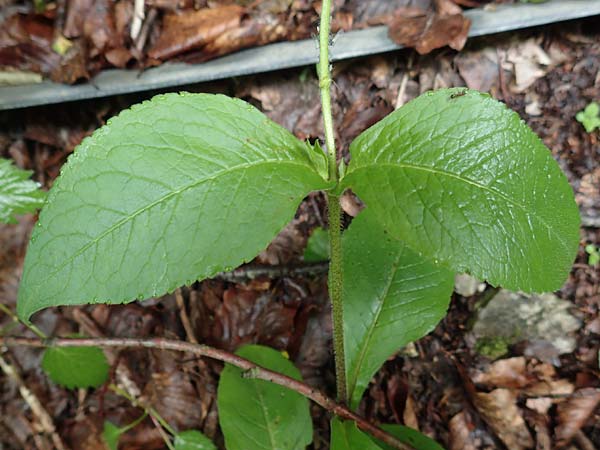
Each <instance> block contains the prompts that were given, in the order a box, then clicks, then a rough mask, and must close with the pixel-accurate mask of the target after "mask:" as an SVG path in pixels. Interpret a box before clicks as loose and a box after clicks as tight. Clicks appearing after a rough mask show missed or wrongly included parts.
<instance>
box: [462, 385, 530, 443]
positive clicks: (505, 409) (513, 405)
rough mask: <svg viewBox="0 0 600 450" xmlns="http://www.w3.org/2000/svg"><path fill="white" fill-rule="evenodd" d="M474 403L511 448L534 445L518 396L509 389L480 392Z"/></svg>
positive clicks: (486, 420)
mask: <svg viewBox="0 0 600 450" xmlns="http://www.w3.org/2000/svg"><path fill="white" fill-rule="evenodd" d="M473 403H474V404H475V407H476V408H477V410H478V411H479V413H480V414H481V417H482V418H483V420H484V421H485V422H486V423H487V424H488V425H489V427H490V428H491V429H492V430H493V431H494V433H495V434H496V435H497V436H498V437H499V438H500V440H501V441H502V442H504V444H505V445H506V447H508V448H509V449H511V450H521V449H523V450H524V449H528V448H531V447H533V444H534V443H533V439H532V437H531V434H530V433H529V430H528V429H527V426H526V425H525V421H524V420H523V417H522V416H521V411H520V410H519V408H518V407H517V396H516V394H515V393H513V392H512V391H510V390H508V389H495V390H493V391H492V392H490V393H489V394H488V393H484V392H478V393H476V394H475V395H474V396H473Z"/></svg>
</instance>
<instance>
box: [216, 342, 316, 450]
mask: <svg viewBox="0 0 600 450" xmlns="http://www.w3.org/2000/svg"><path fill="white" fill-rule="evenodd" d="M237 354H238V355H239V356H242V357H244V358H247V359H249V360H251V361H253V362H255V363H256V364H258V365H260V366H262V367H266V368H267V369H270V370H273V371H276V372H280V373H283V374H285V375H287V376H289V377H292V378H295V379H296V380H300V379H301V377H300V372H299V371H298V369H297V368H296V367H294V365H293V364H292V363H291V362H290V361H289V360H287V359H286V358H285V357H284V356H283V355H282V354H281V353H279V352H277V351H275V350H273V349H271V348H268V347H262V346H259V345H247V346H245V347H242V348H241V349H239V350H238V351H237ZM217 402H218V403H217V404H218V407H219V423H220V425H221V430H222V431H223V435H224V436H225V446H226V447H227V450H292V449H298V450H299V449H304V448H305V447H306V446H307V445H308V444H310V443H311V441H312V422H311V418H310V413H309V409H308V400H307V399H306V398H304V397H303V396H301V395H300V394H298V393H297V392H294V391H291V390H289V389H286V388H284V387H281V386H278V385H276V384H273V383H270V382H268V381H263V380H256V379H252V378H244V374H243V372H242V370H240V369H238V368H237V367H234V366H231V365H226V366H225V369H224V370H223V372H222V373H221V379H220V381H219V388H218V394H217Z"/></svg>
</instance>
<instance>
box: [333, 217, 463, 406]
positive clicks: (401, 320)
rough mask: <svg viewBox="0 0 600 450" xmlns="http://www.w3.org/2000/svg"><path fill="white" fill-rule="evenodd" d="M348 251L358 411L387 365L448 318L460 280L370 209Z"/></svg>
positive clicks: (348, 321)
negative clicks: (405, 241) (388, 228)
mask: <svg viewBox="0 0 600 450" xmlns="http://www.w3.org/2000/svg"><path fill="white" fill-rule="evenodd" d="M342 246H343V247H342V248H343V255H344V261H343V267H344V291H343V292H344V297H343V298H344V348H345V349H346V384H347V391H348V396H349V397H350V405H351V406H352V407H353V408H355V407H357V406H358V404H359V403H360V399H361V397H362V394H363V392H364V391H365V389H366V388H367V386H368V384H369V381H370V380H371V378H372V377H373V375H374V374H375V372H377V370H379V368H380V367H381V365H382V364H383V363H384V362H385V360H386V359H387V358H389V357H390V356H391V355H392V354H394V353H395V352H396V351H398V350H399V349H400V348H402V347H404V346H405V345H407V344H408V343H409V342H412V341H415V340H417V339H419V338H421V337H422V336H424V335H425V334H427V333H429V332H430V331H431V330H433V328H435V326H436V325H437V323H438V322H439V321H440V320H441V319H442V318H443V317H444V316H445V315H446V311H447V309H448V304H449V302H450V296H451V295H452V289H453V286H454V275H453V273H452V272H450V271H448V270H447V269H444V268H442V267H438V266H435V265H434V264H433V263H432V262H430V261H428V260H426V259H424V258H423V257H420V256H418V255H417V254H416V253H415V252H413V251H412V250H410V249H409V248H408V247H406V245H404V244H403V243H402V242H399V241H397V240H395V239H393V238H392V237H390V234H389V233H387V232H386V230H385V229H384V228H383V227H382V226H381V225H379V223H377V222H376V221H375V220H374V218H373V217H372V215H371V211H370V209H369V208H367V209H366V210H364V211H363V212H362V213H360V214H359V215H358V217H356V218H355V219H354V220H353V221H352V224H351V225H350V228H349V229H348V230H347V231H346V232H345V233H344V236H343V241H342Z"/></svg>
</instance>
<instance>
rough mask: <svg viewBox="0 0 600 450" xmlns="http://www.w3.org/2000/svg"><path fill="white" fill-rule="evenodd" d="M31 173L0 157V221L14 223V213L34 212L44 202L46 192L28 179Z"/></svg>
mask: <svg viewBox="0 0 600 450" xmlns="http://www.w3.org/2000/svg"><path fill="white" fill-rule="evenodd" d="M31 174H32V172H31V171H29V170H21V169H18V168H17V167H15V166H13V164H12V162H11V161H10V160H9V159H4V158H0V222H3V223H16V220H15V218H14V215H15V214H25V213H30V212H34V211H35V210H36V209H37V208H41V207H42V205H43V204H44V199H45V198H46V193H45V192H44V191H41V190H40V189H39V187H40V185H39V183H36V182H35V181H31V180H30V179H29V177H30V176H31Z"/></svg>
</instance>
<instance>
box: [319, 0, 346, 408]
mask: <svg viewBox="0 0 600 450" xmlns="http://www.w3.org/2000/svg"><path fill="white" fill-rule="evenodd" d="M330 30H331V0H323V3H322V4H321V23H320V27H319V65H318V72H319V88H320V90H321V108H322V112H323V128H324V130H325V145H326V146H327V154H328V160H329V179H330V180H331V181H335V182H336V184H337V182H338V180H339V172H338V165H337V150H336V148H335V136H334V133H333V116H332V114H331V70H330V68H329V33H330ZM327 201H328V205H329V208H328V219H329V258H330V259H329V298H330V299H331V307H332V320H333V353H334V357H335V380H336V386H337V400H338V402H341V403H344V404H346V403H347V402H348V396H347V392H346V362H345V361H346V360H345V355H344V308H343V298H342V277H343V273H342V217H341V214H342V210H341V208H340V199H339V197H338V196H337V195H335V194H333V193H332V192H328V193H327Z"/></svg>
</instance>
